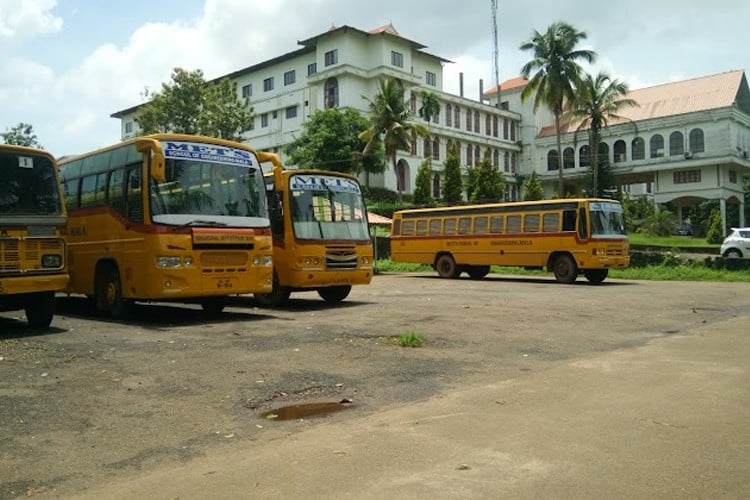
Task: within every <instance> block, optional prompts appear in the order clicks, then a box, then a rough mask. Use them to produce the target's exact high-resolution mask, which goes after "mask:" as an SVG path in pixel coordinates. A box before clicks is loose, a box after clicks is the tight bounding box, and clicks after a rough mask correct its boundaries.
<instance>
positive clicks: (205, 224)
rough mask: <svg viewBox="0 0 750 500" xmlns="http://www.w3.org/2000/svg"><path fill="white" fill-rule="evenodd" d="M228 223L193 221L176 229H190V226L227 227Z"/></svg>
mask: <svg viewBox="0 0 750 500" xmlns="http://www.w3.org/2000/svg"><path fill="white" fill-rule="evenodd" d="M226 225H227V223H226V222H219V221H215V220H204V219H193V220H190V221H187V222H186V223H184V224H180V225H179V226H175V229H180V228H183V227H189V226H213V227H217V226H226Z"/></svg>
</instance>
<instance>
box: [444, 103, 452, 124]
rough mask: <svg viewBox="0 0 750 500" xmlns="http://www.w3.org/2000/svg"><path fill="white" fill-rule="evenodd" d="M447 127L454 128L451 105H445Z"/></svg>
mask: <svg viewBox="0 0 750 500" xmlns="http://www.w3.org/2000/svg"><path fill="white" fill-rule="evenodd" d="M445 125H446V126H448V127H452V126H453V106H451V105H450V104H446V105H445Z"/></svg>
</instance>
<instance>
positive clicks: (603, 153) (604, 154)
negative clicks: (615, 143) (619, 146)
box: [596, 142, 609, 165]
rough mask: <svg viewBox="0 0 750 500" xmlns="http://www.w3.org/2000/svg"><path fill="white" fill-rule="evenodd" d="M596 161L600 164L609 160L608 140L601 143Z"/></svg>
mask: <svg viewBox="0 0 750 500" xmlns="http://www.w3.org/2000/svg"><path fill="white" fill-rule="evenodd" d="M596 161H597V163H599V165H602V164H604V162H605V161H609V144H607V143H606V142H600V143H599V148H598V151H597V152H596Z"/></svg>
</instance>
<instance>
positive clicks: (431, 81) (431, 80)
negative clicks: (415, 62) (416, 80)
mask: <svg viewBox="0 0 750 500" xmlns="http://www.w3.org/2000/svg"><path fill="white" fill-rule="evenodd" d="M424 80H425V82H426V83H427V85H430V86H432V87H435V86H437V76H436V75H435V73H433V72H432V71H427V72H425V74H424Z"/></svg>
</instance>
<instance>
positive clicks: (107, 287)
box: [96, 265, 133, 319]
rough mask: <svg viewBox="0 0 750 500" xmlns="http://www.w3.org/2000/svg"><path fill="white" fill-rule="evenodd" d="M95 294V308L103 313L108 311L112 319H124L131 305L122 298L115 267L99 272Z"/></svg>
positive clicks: (110, 266) (108, 267)
mask: <svg viewBox="0 0 750 500" xmlns="http://www.w3.org/2000/svg"><path fill="white" fill-rule="evenodd" d="M96 293H97V300H96V303H97V306H99V308H100V309H102V310H104V311H109V313H110V315H112V317H113V318H115V319H122V318H126V317H127V316H128V314H129V313H130V310H131V308H132V305H133V303H132V302H131V301H130V300H127V299H125V298H123V296H122V281H121V280H120V272H119V271H118V270H117V268H116V267H115V266H113V265H109V266H107V267H106V268H105V269H103V270H102V271H101V272H100V274H99V286H98V287H97V290H96Z"/></svg>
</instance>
